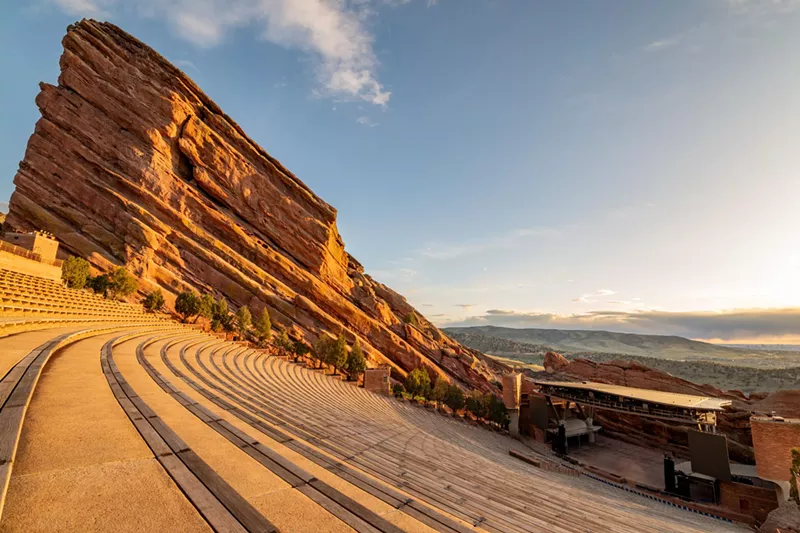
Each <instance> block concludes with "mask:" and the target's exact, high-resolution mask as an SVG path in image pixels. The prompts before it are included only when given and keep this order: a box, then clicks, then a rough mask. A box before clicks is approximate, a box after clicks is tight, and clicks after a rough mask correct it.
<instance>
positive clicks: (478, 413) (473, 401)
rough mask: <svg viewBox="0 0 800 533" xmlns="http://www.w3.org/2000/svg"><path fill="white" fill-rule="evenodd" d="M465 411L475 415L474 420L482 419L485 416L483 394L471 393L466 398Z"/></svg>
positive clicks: (478, 392)
mask: <svg viewBox="0 0 800 533" xmlns="http://www.w3.org/2000/svg"><path fill="white" fill-rule="evenodd" d="M466 408H467V411H469V412H470V413H472V414H473V415H475V417H476V418H484V417H485V416H486V403H485V401H484V398H483V394H481V393H480V391H476V390H474V391H472V392H471V393H470V394H469V396H467V401H466Z"/></svg>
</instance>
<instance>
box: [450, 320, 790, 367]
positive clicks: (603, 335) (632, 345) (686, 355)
mask: <svg viewBox="0 0 800 533" xmlns="http://www.w3.org/2000/svg"><path fill="white" fill-rule="evenodd" d="M444 331H446V332H447V333H448V335H451V336H452V337H453V338H454V339H456V340H459V341H461V342H464V343H465V344H467V345H468V346H471V347H473V348H476V349H478V350H481V351H485V352H488V353H497V354H502V355H509V354H515V353H516V354H531V353H544V352H546V351H547V350H548V349H549V348H552V349H553V350H555V351H558V352H567V353H573V354H577V353H586V352H588V353H608V354H620V355H635V356H640V357H656V358H661V359H680V360H717V361H719V360H725V361H731V362H733V361H740V360H753V359H774V358H776V357H780V355H779V354H777V353H776V352H777V351H772V350H764V349H756V350H754V349H743V348H738V347H737V348H735V347H728V346H719V345H715V344H709V343H707V342H699V341H693V340H690V339H686V338H683V337H677V336H674V335H639V334H635V333H615V332H612V331H593V330H565V329H539V328H526V329H516V328H503V327H498V326H474V327H463V328H445V330H444ZM515 343H516V344H515ZM530 345H533V346H530ZM784 355H789V353H787V352H784ZM780 358H781V359H782V358H783V357H780Z"/></svg>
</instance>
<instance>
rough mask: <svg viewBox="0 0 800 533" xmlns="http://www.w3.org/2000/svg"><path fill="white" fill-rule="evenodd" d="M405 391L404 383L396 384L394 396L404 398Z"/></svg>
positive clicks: (393, 391)
mask: <svg viewBox="0 0 800 533" xmlns="http://www.w3.org/2000/svg"><path fill="white" fill-rule="evenodd" d="M405 391H406V389H405V388H404V387H403V384H402V383H395V384H394V386H393V387H392V394H394V395H395V396H396V397H398V398H399V397H400V396H402V395H403V393H404V392H405Z"/></svg>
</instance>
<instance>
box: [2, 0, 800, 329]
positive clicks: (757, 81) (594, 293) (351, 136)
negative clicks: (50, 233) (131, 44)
mask: <svg viewBox="0 0 800 533" xmlns="http://www.w3.org/2000/svg"><path fill="white" fill-rule="evenodd" d="M84 16H85V17H92V18H97V19H103V20H109V21H111V22H114V23H115V24H117V25H119V26H121V27H122V28H123V29H125V30H126V31H128V32H130V33H132V34H133V35H135V36H137V37H138V38H139V39H141V40H143V41H144V42H146V43H148V44H149V45H150V46H152V47H153V48H155V49H156V50H158V51H159V52H160V53H161V54H162V55H164V56H165V57H167V58H168V59H169V60H171V61H172V62H173V63H174V64H175V65H176V66H178V67H179V68H181V69H182V70H184V71H185V72H186V73H187V74H188V75H189V76H190V77H192V78H193V79H194V80H195V81H196V82H197V83H198V85H199V86H200V87H202V88H203V90H204V91H205V92H206V93H207V94H208V95H209V96H210V97H211V98H212V99H214V100H215V101H216V102H217V103H218V104H220V106H221V107H222V108H223V109H224V110H225V111H226V113H228V114H229V115H230V116H231V117H233V118H234V119H235V120H236V121H237V122H239V124H240V125H241V126H242V127H243V128H244V130H245V131H246V132H248V134H249V135H250V136H251V137H252V138H253V139H255V140H256V141H257V142H258V143H259V144H261V145H262V146H263V147H264V148H265V149H266V150H267V151H269V152H270V153H271V154H272V155H273V156H275V157H276V158H278V159H279V160H280V161H281V162H282V163H283V164H284V165H286V166H287V167H288V168H290V169H292V171H293V172H294V173H295V174H296V175H297V176H299V177H300V178H301V179H302V180H303V181H304V182H306V183H307V184H308V185H309V186H310V187H311V188H312V189H313V190H314V191H315V192H316V193H317V194H319V195H320V196H321V197H322V198H324V199H325V200H326V201H327V202H329V203H330V204H331V205H333V206H334V207H336V208H337V209H338V211H339V215H338V225H339V230H340V233H341V235H342V237H343V238H344V241H345V244H346V247H347V250H348V251H349V252H350V253H351V254H352V255H353V256H354V257H356V258H358V259H359V261H361V262H362V263H363V264H364V266H365V268H366V270H367V272H368V273H370V274H371V275H372V276H373V277H374V278H375V279H377V280H378V281H381V282H384V283H386V284H387V285H389V286H391V287H392V288H394V289H395V290H397V291H398V292H400V293H401V294H404V295H405V296H406V297H407V298H408V300H409V301H410V302H411V303H412V304H413V305H415V306H416V307H417V308H418V309H419V310H420V312H422V313H423V314H424V315H426V316H427V317H428V318H429V319H431V320H432V321H434V322H435V323H436V324H437V325H440V326H446V325H487V324H493V325H506V326H512V327H553V328H571V329H574V328H580V329H610V330H614V331H627V332H634V333H654V334H675V335H682V336H687V337H691V338H698V339H712V340H715V341H725V342H745V341H746V342H798V340H800V141H799V140H798V131H800V62H798V60H797V57H798V51H799V50H800V0H783V1H780V0H670V1H669V2H665V1H660V0H613V1H611V0H608V1H596V0H575V1H571V2H561V1H555V0H552V1H544V0H542V1H533V0H437V1H434V0H329V1H325V0H33V1H30V2H22V1H16V0H6V1H5V2H3V4H2V6H0V50H2V52H0V72H2V73H3V81H2V83H0V101H2V102H3V105H2V106H0V138H2V141H3V142H2V143H0V210H4V209H5V207H6V206H5V205H2V202H5V201H7V199H8V197H9V196H10V195H11V192H12V191H13V184H12V180H13V176H14V174H15V172H16V169H17V166H18V163H19V161H20V160H21V159H22V157H23V155H24V151H25V145H26V142H27V139H28V137H29V135H30V134H31V132H32V131H33V127H34V124H35V122H36V120H37V119H38V117H39V113H38V110H37V108H36V106H35V103H34V98H35V96H36V94H37V92H38V90H39V89H38V83H39V82H40V81H45V82H49V83H56V82H57V76H58V58H59V56H60V53H61V45H60V40H61V38H62V37H63V34H64V32H65V29H66V27H67V25H68V24H70V23H72V22H74V21H75V20H78V19H80V18H82V17H84Z"/></svg>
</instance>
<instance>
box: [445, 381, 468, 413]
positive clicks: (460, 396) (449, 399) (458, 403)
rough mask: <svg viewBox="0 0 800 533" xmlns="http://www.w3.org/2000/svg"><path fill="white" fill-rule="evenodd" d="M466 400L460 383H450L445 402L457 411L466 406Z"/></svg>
mask: <svg viewBox="0 0 800 533" xmlns="http://www.w3.org/2000/svg"><path fill="white" fill-rule="evenodd" d="M465 402H466V400H465V398H464V391H462V390H461V387H459V386H458V385H450V386H449V387H448V388H447V396H445V399H444V403H445V404H446V405H447V407H449V408H450V409H452V410H453V412H454V413H455V412H456V411H459V410H461V409H463V408H464V404H465Z"/></svg>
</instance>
